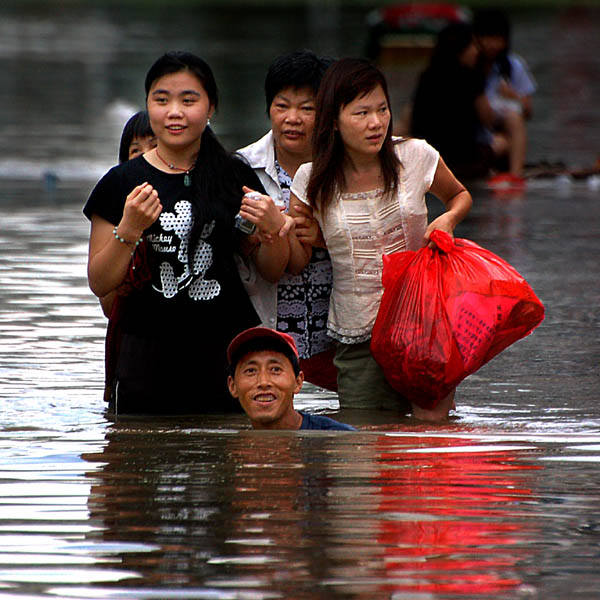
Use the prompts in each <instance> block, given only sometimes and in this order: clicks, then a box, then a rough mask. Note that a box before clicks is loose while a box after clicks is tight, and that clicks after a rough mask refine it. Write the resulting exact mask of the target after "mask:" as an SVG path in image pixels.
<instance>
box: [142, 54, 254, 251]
mask: <svg viewBox="0 0 600 600" xmlns="http://www.w3.org/2000/svg"><path fill="white" fill-rule="evenodd" d="M181 71H188V72H190V73H191V74H192V75H194V76H195V77H196V78H197V79H198V81H199V82H200V83H201V85H202V87H203V89H204V91H205V93H206V95H207V96H208V100H209V102H210V104H211V105H212V107H213V109H214V110H216V109H217V107H218V104H219V95H218V90H217V84H216V81H215V77H214V75H213V72H212V69H211V68H210V67H209V66H208V64H207V63H206V62H205V61H204V60H202V59H201V58H200V57H198V56H196V55H194V54H191V53H190V52H182V51H172V52H167V53H166V54H164V55H163V56H161V57H160V58H159V59H158V60H157V61H156V62H155V63H154V64H153V65H152V66H151V67H150V70H149V71H148V73H147V75H146V80H145V89H146V98H147V97H148V94H149V93H150V90H151V88H152V86H153V84H154V83H155V82H156V81H157V80H158V79H160V78H161V77H164V76H165V75H171V74H175V73H179V72H181ZM241 164H242V161H241V159H240V158H239V157H238V156H237V155H233V154H231V153H229V152H228V151H227V150H225V148H224V147H223V146H222V145H221V143H220V142H219V140H218V139H217V137H216V136H215V134H214V132H213V131H212V129H211V127H210V126H209V125H207V126H206V127H205V128H204V131H203V133H202V137H201V144H200V152H199V153H198V156H197V158H196V166H195V168H194V170H193V171H192V172H191V176H192V189H193V193H192V198H191V202H192V214H193V216H194V226H193V228H192V231H191V234H190V244H189V250H188V261H191V257H192V256H193V253H194V250H195V248H196V246H197V244H198V241H199V239H200V235H201V233H202V231H203V229H204V226H205V225H206V224H209V223H211V222H212V221H213V220H215V221H216V222H217V223H223V224H225V225H226V227H224V228H222V231H221V235H218V236H214V237H213V241H212V243H213V245H215V246H217V247H221V248H224V249H227V248H231V247H232V246H233V244H234V235H235V233H234V228H233V227H231V225H232V224H233V218H234V216H235V214H236V213H237V212H238V210H239V206H240V199H241V197H242V193H243V192H242V186H243V185H244V183H245V181H243V180H242V173H243V171H242V169H241V168H240V165H241ZM246 172H247V171H246ZM226 232H227V233H226ZM220 255H221V253H220V252H219V253H215V254H214V259H215V261H218V260H219V256H220Z"/></svg>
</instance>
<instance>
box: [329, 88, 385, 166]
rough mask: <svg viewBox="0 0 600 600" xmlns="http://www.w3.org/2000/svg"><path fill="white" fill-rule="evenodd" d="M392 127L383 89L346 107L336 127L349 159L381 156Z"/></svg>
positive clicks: (359, 98) (376, 90) (369, 93)
mask: <svg viewBox="0 0 600 600" xmlns="http://www.w3.org/2000/svg"><path fill="white" fill-rule="evenodd" d="M389 124H390V108H389V106H388V101H387V98H386V96H385V93H384V91H383V89H382V87H381V86H380V85H378V86H377V87H375V88H374V89H373V90H371V91H370V92H368V93H367V94H365V95H364V96H358V97H356V98H355V99H354V100H352V102H350V103H349V104H346V105H345V106H343V107H342V108H341V109H340V111H339V115H338V119H337V123H336V127H337V130H338V133H339V135H340V137H341V139H342V142H343V143H344V148H345V151H346V152H347V153H348V154H349V155H357V156H373V155H376V154H378V153H379V151H380V150H381V147H382V146H383V142H384V141H385V137H386V135H387V131H388V127H389Z"/></svg>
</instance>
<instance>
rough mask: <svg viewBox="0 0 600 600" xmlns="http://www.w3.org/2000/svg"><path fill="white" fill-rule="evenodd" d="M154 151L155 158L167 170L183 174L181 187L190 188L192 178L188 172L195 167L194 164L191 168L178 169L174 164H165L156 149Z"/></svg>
mask: <svg viewBox="0 0 600 600" xmlns="http://www.w3.org/2000/svg"><path fill="white" fill-rule="evenodd" d="M155 151H156V156H158V158H159V160H160V161H162V162H163V163H164V164H165V165H166V166H167V167H169V169H171V170H172V171H179V172H180V173H185V176H184V178H183V185H185V187H190V185H192V177H191V175H190V171H191V170H192V169H193V168H194V167H195V166H196V163H195V162H194V163H193V164H192V166H191V167H190V168H189V169H182V168H180V167H176V166H175V165H174V164H172V163H169V162H167V161H166V160H165V159H164V158H163V157H162V156H161V155H160V154H159V153H158V148H155Z"/></svg>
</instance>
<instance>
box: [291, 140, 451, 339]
mask: <svg viewBox="0 0 600 600" xmlns="http://www.w3.org/2000/svg"><path fill="white" fill-rule="evenodd" d="M396 141H397V144H396V147H395V148H396V153H397V154H398V157H399V159H400V162H401V164H402V167H401V168H400V173H399V175H400V177H399V186H398V189H397V190H396V191H395V192H394V193H392V194H391V195H386V196H384V194H383V189H377V190H372V191H369V192H361V193H354V194H349V193H336V194H335V197H334V199H333V202H332V204H331V206H330V207H329V208H328V209H327V210H326V211H325V214H321V212H320V211H315V217H316V218H317V220H318V222H319V225H320V226H321V230H322V232H323V237H324V239H325V243H326V244H327V249H328V250H329V255H330V257H331V262H332V266H333V290H332V293H331V300H330V306H329V320H328V323H327V327H328V333H329V335H330V336H331V337H333V338H334V339H336V340H338V341H341V342H344V343H346V344H357V343H360V342H363V341H365V340H368V339H369V338H370V337H371V330H372V329H373V325H374V324H375V318H376V317H377V311H378V309H379V303H380V301H381V294H382V292H383V288H382V285H381V271H382V266H383V261H382V256H383V254H391V253H392V252H398V251H400V250H418V249H419V248H421V246H422V245H423V236H424V234H425V230H426V228H427V205H426V203H425V194H426V192H427V191H428V190H429V188H430V187H431V184H432V182H433V178H434V175H435V170H436V168H437V164H438V160H439V153H438V152H437V150H435V149H434V148H433V147H431V146H430V145H429V144H428V143H427V142H425V141H424V140H417V139H406V140H403V139H398V140H396ZM311 167H312V163H306V164H304V165H302V166H301V167H300V168H299V169H298V171H297V172H296V176H295V177H294V181H293V184H292V187H291V191H292V193H293V194H294V195H295V196H296V197H297V198H298V199H299V200H301V201H303V202H305V203H307V200H306V187H307V185H308V180H309V177H310V171H311Z"/></svg>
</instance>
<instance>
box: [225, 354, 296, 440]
mask: <svg viewBox="0 0 600 600" xmlns="http://www.w3.org/2000/svg"><path fill="white" fill-rule="evenodd" d="M303 382H304V375H303V374H302V372H300V373H299V374H298V375H296V374H295V373H294V369H293V367H292V363H291V362H290V361H289V359H288V358H287V357H286V356H285V355H284V354H282V353H281V352H277V351H275V350H258V351H254V352H249V353H248V354H246V355H245V356H243V357H242V358H241V359H240V360H239V361H238V363H237V365H236V367H235V373H234V376H233V377H231V376H230V377H229V379H228V385H229V391H230V392H231V395H232V396H233V397H234V398H237V399H238V400H239V401H240V404H241V405H242V408H243V409H244V411H245V412H246V414H247V415H248V417H249V418H250V422H251V423H252V426H253V427H254V428H255V429H298V428H299V426H300V423H301V421H302V417H301V416H300V415H299V414H298V413H297V412H296V411H295V410H294V394H297V393H298V392H299V391H300V389H301V388H302V383H303Z"/></svg>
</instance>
